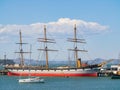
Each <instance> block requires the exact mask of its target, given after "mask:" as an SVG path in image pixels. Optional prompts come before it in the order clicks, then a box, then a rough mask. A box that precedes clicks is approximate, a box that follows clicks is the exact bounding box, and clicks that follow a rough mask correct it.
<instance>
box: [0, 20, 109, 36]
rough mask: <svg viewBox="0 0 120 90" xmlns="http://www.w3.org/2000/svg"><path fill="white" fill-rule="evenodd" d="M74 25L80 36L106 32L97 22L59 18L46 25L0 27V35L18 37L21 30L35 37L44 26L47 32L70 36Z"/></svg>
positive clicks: (105, 27)
mask: <svg viewBox="0 0 120 90" xmlns="http://www.w3.org/2000/svg"><path fill="white" fill-rule="evenodd" d="M74 24H76V25H77V30H78V32H79V33H81V34H90V33H93V34H94V33H103V32H105V31H107V30H108V26H105V25H101V24H99V23H97V22H87V21H84V20H77V19H70V18H60V19H58V21H56V22H48V23H42V22H39V23H33V24H29V25H17V24H8V25H0V35H3V34H4V35H18V31H19V30H22V32H23V33H24V34H25V35H28V36H29V35H30V36H31V35H36V34H39V33H42V32H43V28H44V25H46V26H47V30H48V31H49V32H52V33H57V34H72V33H73V29H74Z"/></svg>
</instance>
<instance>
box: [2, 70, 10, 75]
mask: <svg viewBox="0 0 120 90" xmlns="http://www.w3.org/2000/svg"><path fill="white" fill-rule="evenodd" d="M7 73H8V70H0V75H7Z"/></svg>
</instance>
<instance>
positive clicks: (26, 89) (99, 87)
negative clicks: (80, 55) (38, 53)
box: [0, 76, 120, 90]
mask: <svg viewBox="0 0 120 90" xmlns="http://www.w3.org/2000/svg"><path fill="white" fill-rule="evenodd" d="M43 78H44V79H45V83H19V82H18V81H17V79H19V77H14V76H12V77H10V76H0V90H120V79H117V80H113V79H111V78H110V77H69V78H65V77H43Z"/></svg>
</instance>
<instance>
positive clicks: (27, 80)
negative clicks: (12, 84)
mask: <svg viewBox="0 0 120 90" xmlns="http://www.w3.org/2000/svg"><path fill="white" fill-rule="evenodd" d="M18 82H19V83H44V79H42V78H40V77H29V78H25V79H19V80H18Z"/></svg>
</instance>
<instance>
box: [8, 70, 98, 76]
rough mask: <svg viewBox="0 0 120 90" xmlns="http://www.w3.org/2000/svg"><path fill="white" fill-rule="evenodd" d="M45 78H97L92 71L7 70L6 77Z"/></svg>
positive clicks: (95, 73)
mask: <svg viewBox="0 0 120 90" xmlns="http://www.w3.org/2000/svg"><path fill="white" fill-rule="evenodd" d="M29 75H30V76H47V77H97V72H95V71H93V70H84V69H71V70H15V69H12V70H9V72H8V76H29Z"/></svg>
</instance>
